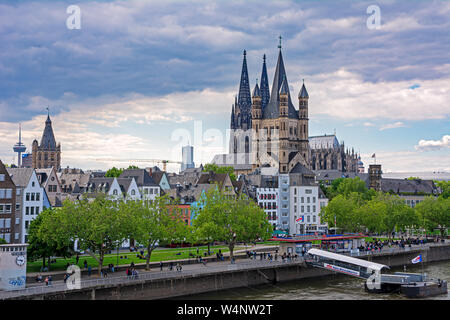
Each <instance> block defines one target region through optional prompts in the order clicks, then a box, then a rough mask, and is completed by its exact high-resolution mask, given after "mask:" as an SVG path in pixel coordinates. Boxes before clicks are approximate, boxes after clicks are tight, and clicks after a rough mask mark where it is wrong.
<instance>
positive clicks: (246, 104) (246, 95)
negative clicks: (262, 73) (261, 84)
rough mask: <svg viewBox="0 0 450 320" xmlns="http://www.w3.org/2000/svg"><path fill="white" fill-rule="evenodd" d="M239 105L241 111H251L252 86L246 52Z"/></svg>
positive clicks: (240, 84) (245, 53)
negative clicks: (249, 79)
mask: <svg viewBox="0 0 450 320" xmlns="http://www.w3.org/2000/svg"><path fill="white" fill-rule="evenodd" d="M238 104H239V107H240V109H241V110H247V111H248V110H250V108H251V105H252V100H251V97H250V84H249V81H248V70H247V52H246V51H245V50H244V59H243V62H242V72H241V82H240V83H239V95H238Z"/></svg>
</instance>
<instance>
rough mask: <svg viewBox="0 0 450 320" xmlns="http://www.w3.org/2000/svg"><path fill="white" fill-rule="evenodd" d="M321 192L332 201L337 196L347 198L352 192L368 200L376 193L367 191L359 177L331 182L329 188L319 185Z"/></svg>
mask: <svg viewBox="0 0 450 320" xmlns="http://www.w3.org/2000/svg"><path fill="white" fill-rule="evenodd" d="M321 188H322V191H324V193H325V195H326V197H327V198H328V199H330V200H332V199H333V198H334V197H336V196H338V195H340V194H341V195H343V196H345V197H347V196H349V195H350V194H351V193H352V192H357V193H360V194H362V195H363V198H364V199H365V200H370V199H371V198H372V197H373V196H374V195H375V194H376V192H375V191H374V190H369V189H367V187H366V183H365V182H364V181H363V180H361V179H360V178H359V177H355V178H338V179H335V180H333V182H331V184H330V186H328V187H325V186H323V185H321Z"/></svg>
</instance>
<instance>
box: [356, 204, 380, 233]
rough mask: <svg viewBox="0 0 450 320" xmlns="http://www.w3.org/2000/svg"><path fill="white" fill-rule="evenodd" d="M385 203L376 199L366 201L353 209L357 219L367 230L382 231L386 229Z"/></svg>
mask: <svg viewBox="0 0 450 320" xmlns="http://www.w3.org/2000/svg"><path fill="white" fill-rule="evenodd" d="M386 212H387V204H386V203H385V202H383V201H379V200H378V199H373V200H369V201H367V202H366V203H365V204H364V205H362V206H360V207H358V208H357V209H356V210H355V213H356V215H357V216H358V220H359V222H360V224H361V225H362V226H364V227H365V228H366V229H367V230H368V231H369V232H376V233H382V232H384V231H385V230H386V226H385V224H384V221H385V217H386Z"/></svg>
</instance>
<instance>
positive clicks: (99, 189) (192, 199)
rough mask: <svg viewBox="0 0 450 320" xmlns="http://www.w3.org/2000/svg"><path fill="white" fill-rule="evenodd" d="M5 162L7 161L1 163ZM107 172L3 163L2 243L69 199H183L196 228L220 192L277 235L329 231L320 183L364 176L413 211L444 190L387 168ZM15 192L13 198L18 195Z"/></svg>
mask: <svg viewBox="0 0 450 320" xmlns="http://www.w3.org/2000/svg"><path fill="white" fill-rule="evenodd" d="M0 164H1V162H0ZM105 174H106V172H100V171H98V172H97V171H86V172H84V171H82V170H80V169H69V168H66V169H61V170H59V171H58V172H57V171H56V170H55V169H54V168H47V169H31V168H5V167H4V166H3V164H1V165H0V238H3V239H5V240H6V241H7V242H11V243H14V242H19V243H24V242H27V235H28V233H27V229H28V226H29V224H30V222H31V221H32V220H33V219H35V218H36V217H37V215H38V214H39V213H40V212H42V211H43V210H45V209H46V208H49V207H58V206H61V205H62V203H63V202H64V201H65V200H66V199H69V200H72V201H73V200H77V199H88V200H92V199H95V198H96V197H98V196H99V195H106V196H107V197H108V198H110V199H112V200H114V201H128V200H133V201H134V200H142V201H144V202H145V203H147V204H151V203H152V201H154V200H155V199H156V197H158V196H160V195H168V196H169V197H171V198H172V199H176V200H178V204H177V206H178V208H179V209H180V210H181V212H182V217H181V218H182V219H183V221H184V222H185V223H186V224H192V221H193V220H194V219H195V216H196V215H197V214H198V213H199V212H200V210H201V206H202V201H201V198H202V196H204V195H206V193H207V192H208V191H210V190H211V189H212V188H216V187H217V188H219V189H220V191H222V192H224V193H225V194H227V195H228V196H230V197H236V196H239V195H241V194H245V195H247V196H249V197H250V198H251V199H253V200H254V201H255V202H256V203H257V204H258V205H259V206H260V207H261V208H262V209H263V210H264V212H265V213H266V215H267V219H268V221H269V222H270V223H271V224H272V225H273V226H274V228H275V229H276V230H280V231H283V232H285V233H288V234H291V235H294V234H310V233H326V232H327V231H328V226H327V224H326V223H322V221H321V220H320V215H319V214H320V212H321V209H322V208H323V207H324V206H326V205H327V203H328V199H327V198H326V196H325V194H324V193H323V192H322V189H321V188H320V186H319V183H323V184H325V185H327V184H331V182H332V181H334V180H335V179H338V178H342V177H344V178H354V177H356V176H358V177H359V178H361V179H362V180H363V181H364V182H365V183H366V186H367V187H368V188H375V189H377V190H380V191H383V192H389V193H392V194H397V195H399V196H400V197H401V198H402V199H403V200H404V201H405V203H406V204H407V205H409V206H411V207H414V206H415V205H416V204H417V203H419V202H420V201H422V200H423V199H424V198H425V197H426V196H429V195H437V194H438V193H439V190H438V189H437V188H436V186H435V185H434V183H433V181H432V180H407V179H385V178H382V177H381V167H380V166H379V165H378V166H375V165H373V166H370V168H369V173H343V172H339V171H335V170H323V171H315V172H314V171H311V170H309V169H308V168H306V167H304V166H303V165H301V164H297V165H296V166H295V167H294V168H292V169H291V170H290V172H289V173H286V174H280V173H279V172H278V171H277V170H276V168H273V167H261V168H257V169H256V170H254V171H253V172H251V173H248V174H245V175H244V174H241V175H238V178H237V180H236V181H233V180H232V179H231V178H230V176H229V175H228V174H224V173H214V172H204V168H203V166H201V165H200V167H198V168H188V169H185V170H184V171H182V172H180V173H179V174H177V173H167V172H163V171H161V170H160V169H159V168H158V167H152V168H146V169H133V170H124V171H123V172H122V174H121V175H120V176H119V177H105ZM13 195H15V196H13Z"/></svg>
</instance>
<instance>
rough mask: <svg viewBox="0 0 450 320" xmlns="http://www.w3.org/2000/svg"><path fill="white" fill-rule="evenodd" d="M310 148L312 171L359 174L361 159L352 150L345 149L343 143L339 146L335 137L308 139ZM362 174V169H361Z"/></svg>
mask: <svg viewBox="0 0 450 320" xmlns="http://www.w3.org/2000/svg"><path fill="white" fill-rule="evenodd" d="M309 145H310V147H311V169H312V170H337V171H340V172H360V171H361V166H362V165H363V164H362V162H361V157H360V156H359V155H358V154H356V153H355V151H354V149H353V148H352V150H351V151H350V150H348V149H345V145H344V143H342V144H339V141H338V139H337V137H336V135H323V136H315V137H309ZM362 171H363V172H364V167H362Z"/></svg>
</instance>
